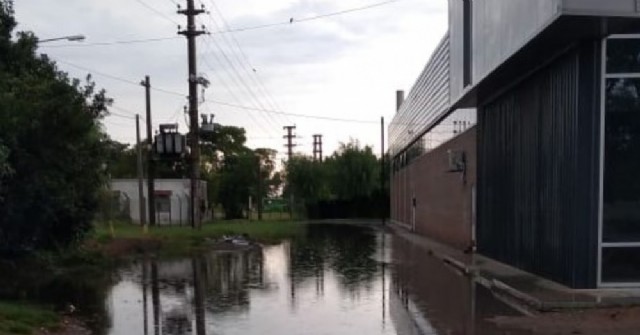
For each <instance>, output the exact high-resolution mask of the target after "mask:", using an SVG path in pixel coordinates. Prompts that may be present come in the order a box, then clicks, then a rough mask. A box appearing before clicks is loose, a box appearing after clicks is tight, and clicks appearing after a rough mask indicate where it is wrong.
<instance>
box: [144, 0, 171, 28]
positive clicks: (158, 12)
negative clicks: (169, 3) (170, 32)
mask: <svg viewBox="0 0 640 335" xmlns="http://www.w3.org/2000/svg"><path fill="white" fill-rule="evenodd" d="M136 2H137V3H139V4H141V5H142V6H144V7H146V8H147V9H148V10H150V11H152V12H154V13H156V14H157V15H158V16H160V17H162V18H164V19H165V20H167V21H169V22H171V23H173V24H175V25H176V26H179V25H180V24H179V23H178V22H177V21H176V20H174V19H172V18H171V17H169V16H168V15H167V14H165V13H163V12H161V11H159V10H157V9H156V8H155V7H153V6H151V5H149V4H147V3H146V2H144V1H142V0H136Z"/></svg>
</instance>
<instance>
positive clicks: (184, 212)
mask: <svg viewBox="0 0 640 335" xmlns="http://www.w3.org/2000/svg"><path fill="white" fill-rule="evenodd" d="M143 186H144V187H143V197H144V204H145V206H144V208H145V211H146V216H147V217H148V216H149V210H148V208H147V206H146V204H147V203H148V200H147V199H148V193H147V180H146V179H145V180H144V181H143ZM190 190H191V182H190V180H189V179H156V180H155V208H156V222H157V223H158V224H160V225H186V224H188V223H189V217H190V211H189V203H190V200H189V199H190ZM199 190H200V195H199V197H200V199H202V202H201V204H199V206H201V207H202V206H204V208H205V211H204V213H203V219H207V218H208V214H207V212H208V210H207V209H208V204H209V201H208V199H207V182H205V181H200V187H199ZM111 191H113V192H114V193H117V194H118V196H119V199H120V203H121V206H120V207H121V208H124V210H125V211H128V214H129V217H130V219H131V221H133V222H135V223H140V200H139V196H138V180H137V179H114V180H112V181H111ZM125 204H126V205H125Z"/></svg>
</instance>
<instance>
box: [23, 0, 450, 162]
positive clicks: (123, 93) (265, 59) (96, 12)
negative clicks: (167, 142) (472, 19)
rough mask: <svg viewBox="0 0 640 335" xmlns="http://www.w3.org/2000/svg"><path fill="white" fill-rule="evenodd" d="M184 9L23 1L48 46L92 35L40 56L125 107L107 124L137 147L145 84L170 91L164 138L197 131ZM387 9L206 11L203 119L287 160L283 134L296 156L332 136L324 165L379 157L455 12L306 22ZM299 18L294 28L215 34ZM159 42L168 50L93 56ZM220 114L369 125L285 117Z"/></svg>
mask: <svg viewBox="0 0 640 335" xmlns="http://www.w3.org/2000/svg"><path fill="white" fill-rule="evenodd" d="M182 2H184V1H180V0H110V1H104V0H65V1H51V0H17V1H15V10H16V17H17V20H18V21H19V30H29V31H33V32H34V33H36V35H38V37H40V38H41V39H46V38H53V37H59V36H65V35H74V34H83V35H86V37H87V39H86V40H85V41H84V42H83V43H77V42H66V41H61V42H49V43H46V44H42V46H41V51H42V52H43V53H46V54H48V55H49V56H50V57H51V58H53V59H54V60H57V61H59V66H60V68H61V69H63V70H65V71H68V72H69V73H70V74H71V75H72V76H75V77H84V76H86V74H87V73H88V72H92V73H93V75H94V79H95V81H96V82H97V83H98V86H100V87H104V88H105V89H106V90H107V93H108V95H109V96H110V97H112V98H114V99H115V104H114V106H115V108H114V109H112V111H113V112H114V113H117V114H118V115H112V116H110V117H108V118H107V119H106V120H105V126H106V129H107V131H108V133H109V134H110V135H111V136H112V138H114V139H116V140H119V141H122V142H128V143H133V142H134V141H135V127H134V120H133V119H131V118H127V116H129V117H131V116H132V115H133V114H134V113H140V114H141V115H144V90H143V87H141V86H138V85H134V84H135V83H137V82H139V81H141V80H142V79H143V78H144V76H145V75H149V76H151V82H152V86H154V87H156V88H159V89H161V90H162V91H157V90H154V91H152V106H153V123H154V129H157V126H158V124H160V123H175V122H179V123H180V129H181V130H182V132H186V130H187V128H186V125H185V117H184V113H183V106H184V105H185V103H186V101H187V100H186V98H185V97H186V95H187V94H186V93H187V74H186V73H187V57H186V41H185V39H184V38H183V37H180V36H178V35H177V34H176V31H177V24H181V25H182V26H183V27H184V25H185V20H186V18H185V17H184V16H182V15H178V14H176V13H175V12H176V3H182ZM380 2H381V0H339V1H338V0H268V1H267V0H215V1H212V0H196V3H197V4H198V6H199V5H200V4H204V5H205V6H206V8H207V10H209V11H210V14H203V15H200V17H199V18H198V21H199V25H205V26H206V29H207V30H208V31H210V32H211V35H207V36H201V37H199V39H198V54H199V56H198V61H199V63H198V72H199V73H200V74H202V75H203V76H206V77H207V78H208V79H209V80H210V81H211V86H210V87H209V88H208V89H207V90H206V91H205V94H204V102H203V103H202V105H201V112H202V113H204V114H215V117H216V122H218V123H222V124H225V125H234V126H242V127H244V128H246V129H247V136H248V138H249V146H251V147H254V148H256V147H269V148H273V149H276V150H278V151H279V152H280V153H284V148H283V143H284V140H283V138H282V136H283V135H284V131H283V129H282V127H283V126H285V125H296V126H297V135H298V136H299V138H298V139H297V141H296V143H297V144H298V147H297V148H296V151H298V152H303V153H307V154H310V153H311V151H312V142H313V134H322V135H324V151H325V153H331V152H332V151H333V150H335V148H337V146H338V144H339V142H346V141H349V139H350V138H353V139H358V140H360V142H361V143H362V144H369V145H373V146H374V147H375V148H376V152H379V148H380V146H379V142H380V124H379V120H380V117H381V116H385V117H386V119H387V123H388V122H389V121H390V120H391V117H392V116H393V114H394V112H395V90H396V89H405V90H407V91H408V90H410V88H411V86H412V85H413V83H414V81H415V79H416V78H417V76H418V75H419V74H420V72H421V70H422V68H423V67H424V65H425V64H426V62H427V61H428V58H429V56H430V54H431V52H432V51H433V49H434V48H435V46H436V45H437V44H438V42H439V41H440V39H441V38H442V36H443V35H444V33H445V32H446V29H447V10H446V7H447V1H445V0H399V1H397V2H392V3H388V4H383V5H380V6H376V7H373V8H369V9H366V10H359V11H352V12H348V13H345V14H342V15H335V16H329V17H325V18H320V19H317V20H311V21H306V22H296V20H302V19H304V18H309V17H315V16H318V15H324V14H329V13H335V12H340V11H344V10H349V9H353V8H360V7H364V6H369V5H372V4H377V3H380ZM145 5H146V6H145ZM149 7H151V9H150V8H149ZM152 9H153V10H152ZM291 18H293V23H292V24H282V25H277V26H272V27H267V28H262V29H250V30H245V31H236V32H233V33H216V32H219V31H224V30H228V29H240V28H246V27H256V26H261V25H269V24H274V23H282V22H289V20H290V19H291ZM225 23H226V24H225ZM155 38H159V39H160V38H161V39H162V40H160V41H155V42H147V43H132V44H115V45H106V46H104V45H102V46H100V45H92V44H94V43H102V42H113V41H129V40H138V39H155ZM74 66H75V67H74ZM85 69H90V70H91V71H87V70H85ZM98 73H101V74H106V75H109V76H113V77H116V78H121V79H125V80H127V81H131V82H132V83H134V84H130V83H126V82H124V81H119V80H116V79H114V78H111V77H108V76H103V75H100V74H98ZM165 91H166V92H165ZM220 103H229V104H233V105H241V106H246V107H250V108H255V109H266V110H272V111H281V112H285V113H292V114H302V115H309V116H323V117H328V118H336V119H351V120H362V121H366V122H358V123H355V122H342V121H340V122H338V121H329V120H321V119H314V118H308V117H297V116H284V115H280V114H275V113H267V112H260V111H251V110H249V109H240V108H235V107H231V106H227V105H224V104H220ZM143 134H144V132H143ZM281 157H284V156H281Z"/></svg>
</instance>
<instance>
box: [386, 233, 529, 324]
mask: <svg viewBox="0 0 640 335" xmlns="http://www.w3.org/2000/svg"><path fill="white" fill-rule="evenodd" d="M392 245H393V246H392V257H393V259H394V263H395V266H394V268H393V271H392V272H393V275H392V285H391V289H390V291H391V293H390V295H391V297H390V303H389V304H390V306H389V307H390V309H391V311H390V315H391V318H392V320H393V322H394V326H395V327H396V329H398V330H399V329H403V330H404V331H406V329H405V328H409V329H411V327H412V326H411V325H410V324H409V325H407V320H406V318H407V317H409V318H410V319H411V320H410V321H411V323H413V324H414V325H413V326H416V327H418V328H419V329H421V330H425V329H429V327H433V329H434V330H436V332H435V333H438V334H469V335H472V334H476V335H484V334H486V335H489V334H496V333H500V332H499V331H498V329H497V328H496V327H495V325H493V324H491V323H489V322H487V321H486V319H488V318H490V317H493V316H494V315H513V314H514V313H515V312H514V311H513V310H512V309H510V308H509V307H508V306H507V305H505V304H503V303H501V302H499V301H498V300H496V299H495V298H494V297H493V296H492V294H491V293H490V292H489V291H487V290H486V289H484V288H482V287H480V286H478V285H477V284H476V283H475V282H474V281H473V279H472V278H469V277H467V276H463V275H460V274H459V273H457V272H456V271H454V270H453V269H452V268H449V267H447V266H445V265H444V264H443V263H442V262H441V261H440V260H438V259H436V258H435V257H433V256H431V255H429V254H428V252H427V250H426V249H423V248H422V247H420V246H416V245H415V244H413V243H410V242H409V241H407V240H405V239H403V238H402V237H398V236H394V237H393V240H392ZM394 299H395V301H394ZM423 318H426V319H423ZM425 327H426V328H425ZM426 333H427V334H429V333H434V332H433V330H432V331H431V332H426ZM408 334H412V333H411V332H409V333H408ZM511 334H516V333H511Z"/></svg>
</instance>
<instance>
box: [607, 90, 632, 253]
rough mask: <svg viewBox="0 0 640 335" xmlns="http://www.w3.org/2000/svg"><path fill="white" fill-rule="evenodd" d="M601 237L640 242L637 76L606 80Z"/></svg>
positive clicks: (616, 240) (615, 240) (609, 239)
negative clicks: (602, 230)
mask: <svg viewBox="0 0 640 335" xmlns="http://www.w3.org/2000/svg"><path fill="white" fill-rule="evenodd" d="M606 93H607V96H606V108H607V109H606V114H605V115H606V116H605V118H606V123H605V173H604V174H605V175H604V178H605V179H604V241H605V242H640V79H608V80H607V83H606Z"/></svg>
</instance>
